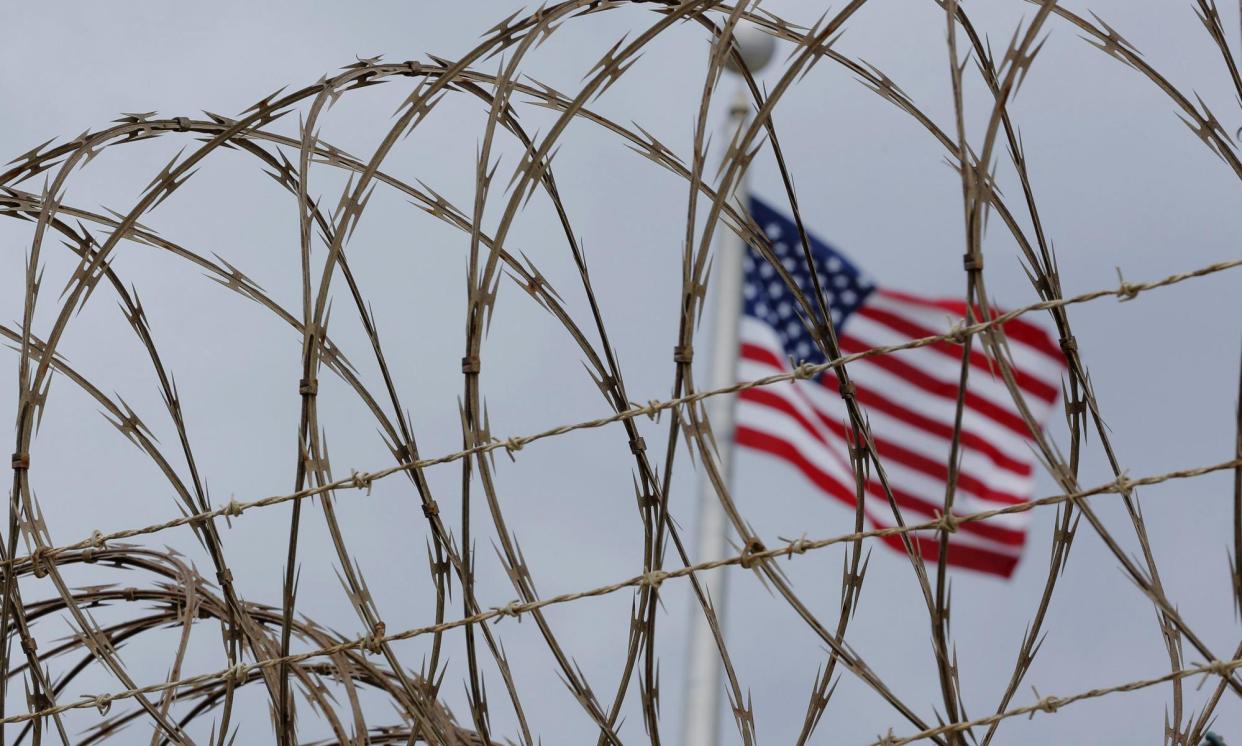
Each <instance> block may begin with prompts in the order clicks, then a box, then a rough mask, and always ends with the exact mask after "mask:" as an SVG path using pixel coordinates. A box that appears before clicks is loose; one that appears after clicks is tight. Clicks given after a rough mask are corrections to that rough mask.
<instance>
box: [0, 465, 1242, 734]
mask: <svg viewBox="0 0 1242 746" xmlns="http://www.w3.org/2000/svg"><path fill="white" fill-rule="evenodd" d="M1239 465H1242V459H1236V458H1235V459H1230V460H1228V461H1222V462H1219V463H1216V464H1211V465H1208V466H1198V467H1194V468H1190V469H1180V470H1177V471H1170V472H1165V473H1163V474H1157V475H1153V476H1146V477H1140V478H1137V479H1130V478H1128V477H1125V476H1123V477H1121V478H1119V479H1116V480H1113V481H1111V482H1105V483H1103V484H1100V485H1097V486H1096V487H1093V488H1091V489H1089V490H1083V491H1080V492H1075V493H1071V494H1060V495H1049V496H1046V497H1042V498H1039V499H1036V500H1028V501H1026V502H1023V503H1017V504H1014V505H1008V506H1006V507H1004V508H997V509H994V510H987V511H981V512H978V513H969V514H966V515H961V516H941V517H940V518H938V519H937V520H934V521H927V522H924V523H919V524H908V525H906V526H904V527H896V526H895V527H891V528H883V529H872V530H869V531H861V532H856V533H851V534H843V535H840V536H834V537H830V538H827V539H814V540H810V539H794V540H791V541H786V543H785V544H784V545H783V546H781V547H777V548H773V549H766V548H764V549H756V550H754V551H743V552H741V553H740V554H736V555H733V556H731V557H726V558H723V559H718V560H713V561H710V562H703V563H699V564H696V565H690V566H687V567H681V568H677V569H675V570H666V571H665V570H661V571H657V572H652V573H647V574H644V575H636V576H634V577H631V578H628V579H626V580H622V581H618V582H615V583H610V584H608V585H601V586H597V587H595V588H592V589H590V590H586V591H576V592H573V593H564V594H560V595H557V596H549V597H547V598H544V599H540V600H538V601H533V602H530V603H520V602H517V601H514V602H511V603H508V604H506V605H504V606H498V607H493V608H491V609H489V610H487V611H483V612H479V613H477V614H473V615H471V616H468V617H462V618H460V619H456V620H453V621H450V622H443V623H441V624H434V625H429V626H425V627H414V628H411V629H407V630H403V631H401V632H394V633H393V634H386V635H376V634H374V633H372V634H368V635H363V636H361V637H359V638H357V639H353V640H345V641H342V642H340V643H337V644H336V645H331V646H327V647H323V648H319V649H316V650H310V651H306V652H302V653H297V654H295V655H289V656H282V657H277V658H267V659H264V660H262V661H258V662H255V663H239V664H237V665H236V666H232V667H230V668H227V669H224V670H222V671H216V672H214V673H207V674H199V675H197V676H191V677H187V678H184V679H178V680H176V681H165V682H161V683H159V684H151V685H149V686H144V687H135V688H132V689H126V690H124V691H120V692H114V693H111V694H101V695H96V696H88V697H86V698H84V699H81V700H78V701H76V702H71V703H66V704H61V705H57V706H56V707H51V708H47V709H44V710H38V711H34V712H27V713H23V714H20V715H12V716H9V717H5V718H3V719H0V723H4V724H8V723H19V722H25V721H27V720H32V719H35V718H42V717H49V716H51V715H54V714H59V713H62V712H66V711H68V710H76V709H84V708H90V707H96V708H103V707H105V706H106V705H109V704H111V703H112V702H115V701H117V700H122V699H128V698H130V697H136V696H139V695H145V694H158V693H160V692H163V691H166V690H168V689H176V688H181V687H187V686H196V685H199V684H202V683H205V682H208V681H213V680H217V679H225V678H228V677H238V678H243V677H245V676H246V675H247V674H248V673H249V672H251V671H254V670H261V669H264V668H267V667H270V666H279V665H286V664H289V663H299V662H301V661H304V660H309V659H310V658H317V657H320V656H330V655H335V654H337V653H341V652H345V651H347V650H355V649H365V650H373V649H378V647H379V646H380V645H381V644H384V643H391V642H397V641H400V640H409V639H413V638H415V637H421V636H424V635H429V634H434V633H436V632H443V631H447V630H451V629H456V628H458V627H464V626H466V625H472V624H479V623H482V622H487V621H489V620H492V619H500V618H503V617H513V618H518V617H520V616H521V615H522V614H524V613H526V612H528V611H534V610H536V609H542V608H545V607H548V606H555V605H559V604H565V603H571V602H573V601H578V600H581V599H584V598H595V597H598V596H606V595H609V594H612V593H616V592H617V591H620V590H624V589H626V588H637V587H640V586H645V585H657V586H658V585H660V584H662V583H664V582H665V581H667V580H675V579H677V578H682V577H686V576H689V575H692V574H694V573H698V572H704V571H706V570H714V569H718V568H721V567H729V566H733V565H738V566H741V567H743V568H749V567H750V566H751V564H752V563H754V562H756V561H759V560H764V559H779V558H781V557H785V558H787V559H792V558H793V557H795V556H801V555H803V554H806V553H807V552H809V551H814V550H817V549H824V548H826V547H830V546H834V545H837V544H842V543H845V542H850V541H855V540H858V539H873V538H883V537H885V536H897V535H902V534H910V533H914V532H917V531H941V530H951V531H955V530H956V529H957V526H959V525H960V524H962V523H973V522H979V521H985V520H988V519H989V518H995V517H997V516H1001V515H1009V514H1012V513H1022V512H1026V511H1029V510H1033V509H1035V508H1039V507H1045V506H1049V505H1057V504H1060V503H1065V502H1071V501H1078V500H1083V499H1085V498H1088V497H1093V496H1097V495H1105V494H1119V495H1125V494H1129V493H1130V492H1132V491H1133V490H1134V489H1135V488H1137V487H1147V486H1152V485H1157V484H1162V483H1164V482H1168V481H1172V480H1180V479H1192V478H1195V477H1200V476H1203V475H1206V474H1212V473H1215V472H1220V471H1225V470H1228V469H1233V468H1235V467H1237V466H1239ZM1220 663H1221V662H1219V661H1217V662H1215V663H1214V664H1209V665H1208V667H1207V668H1200V669H1195V670H1193V671H1191V672H1190V673H1188V674H1187V675H1195V674H1198V673H1219V674H1220V675H1228V674H1229V673H1232V671H1233V670H1235V669H1236V668H1238V667H1239V666H1242V659H1238V660H1230V661H1226V662H1224V663H1225V664H1227V665H1228V666H1229V668H1228V669H1227V670H1226V669H1221V670H1220V671H1217V670H1216V669H1214V668H1212V667H1211V666H1212V665H1217V664H1220ZM1167 676H1168V674H1166V677H1167ZM1170 680H1171V679H1168V678H1159V679H1144V680H1141V681H1140V682H1139V683H1142V684H1143V685H1144V686H1151V685H1154V684H1158V683H1163V682H1166V681H1170ZM1127 686H1133V682H1132V683H1130V684H1123V685H1120V686H1119V687H1113V688H1112V689H1109V690H1105V691H1125V690H1126V689H1125V687H1127ZM1083 698H1084V697H1083V696H1081V695H1075V696H1074V697H1068V698H1065V699H1064V701H1066V702H1069V701H1076V700H1077V699H1083ZM1034 709H1040V708H1038V707H1036V708H1034ZM1020 710H1021V711H1010V712H1015V713H1016V714H1025V713H1027V712H1030V711H1031V708H1025V709H1023V708H1020ZM992 717H993V718H995V717H997V716H995V715H993V716H992ZM1005 717H1013V715H1012V714H1008V713H1006V714H1004V716H1003V717H1001V718H1000V719H1004V718H1005ZM991 722H995V721H994V720H991V719H989V718H983V719H980V720H976V721H970V722H969V723H955V724H952V725H949V726H942V728H937V729H934V730H929V731H924V732H921V733H920V734H917V735H916V736H912V737H911V738H912V739H921V738H930V737H932V736H935V735H939V734H941V733H949V732H953V731H950V730H943V728H954V727H956V728H966V727H970V726H972V725H987V724H989V723H991ZM908 742H909V740H905V741H901V742H900V743H908ZM879 743H882V744H883V743H885V742H883V741H881V742H879Z"/></svg>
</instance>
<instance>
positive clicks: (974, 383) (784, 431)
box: [736, 199, 1064, 577]
mask: <svg viewBox="0 0 1242 746" xmlns="http://www.w3.org/2000/svg"><path fill="white" fill-rule="evenodd" d="M751 214H752V216H753V217H754V219H755V222H756V223H757V224H758V225H759V227H760V228H761V229H762V230H763V231H764V233H765V234H766V235H767V238H768V241H769V244H770V246H771V247H772V251H773V253H774V254H775V256H776V258H777V260H778V261H779V262H780V263H781V264H782V265H783V266H784V268H785V270H786V271H788V273H789V274H790V275H791V276H792V277H793V279H794V280H795V281H796V282H797V283H798V285H799V287H800V288H801V290H802V292H803V294H804V295H805V296H806V297H807V298H811V299H813V298H814V297H815V296H814V287H813V285H812V283H811V275H810V273H809V268H808V267H807V263H806V259H805V255H804V254H803V251H802V244H801V242H800V240H799V238H798V231H797V227H796V226H795V225H794V223H793V222H792V221H791V220H789V219H788V218H786V217H784V216H783V215H781V214H780V213H778V212H777V211H776V210H774V209H772V208H771V207H770V206H768V205H766V204H764V203H763V202H762V201H760V200H758V199H752V201H751ZM809 238H810V244H811V253H812V256H813V259H814V265H815V266H814V271H815V272H816V273H817V274H818V275H819V280H820V284H821V286H822V287H823V290H824V295H825V300H827V301H828V302H829V305H830V309H831V313H832V320H833V323H834V324H835V326H836V329H837V334H838V338H839V340H840V345H841V350H842V352H843V353H844V354H849V353H855V352H861V351H864V350H868V349H871V348H874V347H884V346H888V345H893V344H900V343H902V342H905V341H909V340H911V339H915V338H919V337H928V336H934V335H937V334H943V333H944V332H945V331H946V330H947V329H948V328H949V327H950V325H951V324H953V323H956V322H958V321H960V320H961V319H962V317H963V316H964V314H965V312H966V306H965V303H964V302H962V301H954V300H938V299H929V298H923V297H919V296H915V295H910V294H907V293H903V292H898V291H896V290H889V289H886V288H882V287H880V286H878V285H876V283H875V282H874V281H873V280H872V279H871V278H869V277H868V276H867V275H865V274H863V273H862V272H860V271H859V270H858V268H857V267H855V266H854V264H853V263H851V262H850V261H849V260H848V259H846V258H845V257H844V256H842V255H841V254H840V253H839V252H837V251H836V250H835V249H833V248H832V247H830V246H828V245H827V244H825V243H824V242H822V241H820V240H818V239H817V238H815V237H814V236H809ZM743 261H744V263H745V279H744V282H743V303H744V310H743V314H742V318H741V326H740V329H739V339H740V345H741V350H740V356H739V362H738V377H739V378H740V379H742V380H747V379H753V378H761V377H763V376H768V375H771V374H773V373H778V372H781V371H789V370H791V369H792V366H793V365H797V364H798V363H801V362H809V363H823V362H826V360H825V358H824V356H823V355H822V354H821V353H820V351H819V348H818V347H817V346H816V345H815V344H814V342H813V340H812V337H811V334H810V333H809V331H808V329H807V326H806V324H805V323H804V322H803V318H802V315H801V311H800V309H799V306H798V304H797V303H796V302H795V300H794V295H793V293H792V292H790V291H789V289H788V288H787V287H786V285H785V283H784V281H783V280H782V279H781V277H780V276H779V275H778V273H777V272H776V270H775V269H774V268H773V267H772V266H771V265H770V264H768V263H767V262H766V261H765V260H764V259H763V258H762V257H761V256H760V254H759V253H758V252H757V251H755V249H754V248H753V247H751V248H748V250H747V252H746V256H745V258H744V260H743ZM1005 335H1006V338H1007V339H1008V343H1009V350H1010V353H1011V358H1012V362H1013V367H1014V375H1015V381H1016V382H1017V384H1018V386H1019V387H1020V389H1021V391H1022V393H1023V394H1024V395H1025V399H1026V402H1027V406H1028V407H1029V410H1030V412H1031V414H1032V415H1033V416H1034V418H1035V421H1036V422H1039V423H1041V426H1042V423H1043V422H1044V421H1045V420H1046V418H1047V416H1048V415H1049V413H1050V411H1051V409H1052V407H1053V404H1054V403H1055V402H1056V400H1057V395H1058V392H1059V390H1060V380H1061V373H1062V370H1063V369H1064V358H1063V357H1062V355H1061V351H1060V350H1059V349H1058V348H1057V345H1056V344H1055V343H1054V342H1053V340H1052V339H1051V337H1049V335H1048V334H1047V332H1045V331H1044V330H1042V329H1041V328H1039V327H1038V326H1036V325H1034V324H1032V323H1029V322H1027V321H1024V320H1022V319H1015V320H1013V321H1010V322H1008V323H1007V324H1005ZM961 355H962V348H961V347H960V346H957V345H953V344H950V343H948V342H942V343H939V344H935V345H931V346H929V347H922V348H919V349H913V350H905V351H901V352H897V353H892V354H886V355H877V356H873V357H867V358H863V359H861V360H858V361H856V362H853V363H849V364H848V365H847V370H848V371H849V374H850V379H851V380H852V382H853V383H854V387H855V391H856V397H857V401H858V403H859V404H860V406H861V407H862V409H863V412H864V414H865V416H866V417H867V418H868V421H869V422H870V426H871V433H872V438H873V441H874V443H875V446H876V450H877V453H878V455H879V457H880V460H881V462H882V463H883V465H884V468H885V472H886V475H887V477H888V481H889V486H890V487H891V488H892V492H893V496H894V498H895V500H896V502H897V504H898V506H899V507H900V508H901V511H902V517H903V519H904V520H905V522H907V523H912V522H921V521H926V520H934V519H935V518H936V517H937V516H938V515H939V512H940V510H941V509H942V507H943V504H944V496H945V486H946V482H947V480H948V473H949V470H948V459H949V444H950V441H951V438H952V434H953V422H954V413H955V408H956V402H957V394H958V382H959V380H960V375H961ZM970 366H971V370H970V376H969V379H968V385H967V393H966V400H965V403H966V406H965V409H964V411H963V417H962V435H961V446H960V450H959V454H960V458H961V461H960V464H961V465H960V471H959V475H958V480H957V492H956V494H955V497H954V511H953V512H954V513H955V514H958V515H962V514H967V513H974V512H978V511H982V510H989V509H993V508H998V507H1003V506H1006V505H1011V504H1013V503H1017V502H1022V501H1024V500H1028V499H1030V496H1031V491H1032V482H1033V480H1034V466H1035V464H1034V454H1033V452H1032V450H1031V447H1030V444H1031V440H1032V438H1031V433H1030V431H1029V429H1028V428H1027V426H1026V424H1025V422H1024V420H1023V419H1022V417H1021V416H1020V414H1019V413H1018V409H1017V407H1016V406H1015V405H1014V403H1013V398H1012V397H1011V396H1010V393H1009V390H1008V389H1007V388H1006V386H1005V384H1004V381H1003V380H1001V378H1000V374H999V372H998V371H997V369H996V368H995V366H994V363H993V362H992V361H991V360H990V359H989V357H988V356H987V355H986V354H985V352H984V351H983V350H982V349H981V345H980V344H978V343H976V344H975V345H974V346H973V347H972V353H971V359H970ZM736 421H737V434H736V440H737V443H738V444H739V445H743V446H747V447H749V448H753V449H756V450H759V451H763V452H765V453H767V454H770V455H772V456H775V457H777V458H780V459H783V460H784V461H787V462H789V463H790V464H792V465H793V466H795V467H797V469H798V470H799V471H801V472H802V474H803V475H804V476H805V477H806V478H807V479H808V480H809V481H810V482H811V484H813V485H814V486H815V487H817V488H818V489H820V490H821V491H823V492H824V493H826V494H827V495H829V496H831V497H833V498H836V499H837V500H840V501H842V502H844V503H847V504H849V505H850V506H854V505H855V504H856V497H855V477H854V470H853V468H852V466H851V463H850V458H849V440H848V438H850V437H851V435H852V433H851V430H850V427H849V416H848V414H847V412H846V409H845V405H844V403H843V402H842V400H841V397H840V394H839V392H838V382H837V378H836V376H835V375H834V374H833V372H832V371H828V372H826V373H824V374H823V375H821V376H820V377H819V378H818V379H816V380H806V381H793V382H790V383H782V384H777V385H774V386H765V387H759V388H753V389H749V390H747V391H743V392H742V393H741V394H740V395H739V401H738V405H737V420H736ZM864 511H865V515H866V517H867V520H868V521H869V522H870V523H871V524H872V525H873V526H875V527H877V528H883V527H887V526H891V525H893V523H894V519H893V514H892V510H891V508H890V507H889V503H888V499H887V496H886V495H885V492H884V489H883V487H881V485H880V483H879V480H878V479H876V478H875V474H874V472H873V471H872V472H869V478H868V481H867V482H866V486H865V500H864ZM1028 515H1029V514H1028V513H1016V514H1011V515H1005V516H1000V517H997V518H993V519H990V520H987V521H981V522H972V523H963V524H961V526H960V528H959V530H958V531H957V533H955V534H952V535H951V536H950V541H949V548H948V563H949V564H950V565H953V566H957V567H965V568H970V569H973V570H978V571H981V572H985V573H992V574H995V575H1001V576H1005V577H1008V576H1009V575H1010V574H1011V573H1012V572H1013V570H1014V567H1016V566H1017V564H1018V559H1019V557H1020V555H1021V552H1022V545H1023V543H1024V542H1025V540H1026V529H1027V523H1028ZM884 541H885V542H886V543H888V544H889V545H890V546H892V547H894V548H896V549H899V550H902V551H904V548H903V546H902V543H901V540H900V538H899V537H897V536H890V537H886V538H885V539H884ZM914 541H915V544H916V546H917V548H918V549H919V551H921V552H922V554H923V556H924V557H925V558H926V559H929V560H932V561H935V560H936V558H937V556H938V551H939V546H938V543H937V539H936V537H935V536H933V535H926V534H918V535H915V538H914Z"/></svg>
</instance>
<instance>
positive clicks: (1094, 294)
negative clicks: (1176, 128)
mask: <svg viewBox="0 0 1242 746" xmlns="http://www.w3.org/2000/svg"><path fill="white" fill-rule="evenodd" d="M1238 266H1242V259H1235V260H1230V261H1224V262H1216V263H1214V264H1209V265H1207V266H1204V267H1201V268H1199V269H1195V270H1191V271H1188V272H1179V273H1177V274H1172V275H1169V276H1167V277H1164V278H1161V279H1159V280H1154V281H1151V282H1144V283H1131V282H1125V281H1123V282H1122V283H1121V285H1120V286H1118V287H1116V288H1111V289H1102V290H1093V291H1090V292H1087V293H1082V294H1080V295H1076V296H1073V297H1070V298H1063V299H1059V300H1048V301H1041V302H1039V303H1032V304H1030V305H1027V306H1022V307H1020V308H1016V309H1014V310H1012V311H1008V312H1006V313H1003V314H1000V315H998V316H996V317H995V318H992V319H989V320H987V321H981V322H977V323H975V324H969V325H961V324H959V325H956V326H954V327H953V328H952V329H950V330H949V331H948V332H947V333H945V334H940V335H935V336H930V337H921V338H918V339H914V340H911V341H909V342H903V343H901V344H894V345H888V346H885V347H874V348H871V349H868V350H863V351H861V352H856V353H852V354H849V355H843V356H841V357H838V358H836V359H834V360H829V361H827V362H824V363H814V364H812V363H802V364H801V365H798V366H796V367H795V368H794V369H793V370H792V371H788V372H785V373H778V374H774V375H770V376H764V377H762V378H755V379H750V380H747V381H740V382H738V383H736V384H733V385H732V386H724V387H721V388H716V389H707V390H703V391H697V392H695V393H693V394H688V395H686V396H680V397H674V398H671V399H665V400H652V401H650V402H648V403H647V404H645V405H635V406H633V407H631V408H629V409H625V410H622V411H620V412H616V413H614V414H611V415H608V416H606V417H599V418H596V419H592V420H583V421H580V422H576V423H572V424H565V425H558V426H557V427H553V428H549V429H547V430H543V431H541V432H537V433H534V434H531V435H516V436H511V437H508V438H503V439H494V440H492V441H490V442H487V443H481V444H479V445H475V446H471V447H469V448H464V449H461V450H459V451H454V452H452V453H448V454H444V455H441V456H437V457H434V458H427V459H418V460H415V461H411V462H408V463H404V464H399V465H396V466H390V467H386V468H383V469H377V470H375V471H369V472H360V471H357V470H352V471H351V473H350V476H348V477H346V478H343V479H338V480H336V481H333V482H328V483H326V484H322V485H320V486H317V487H311V488H307V489H304V490H301V491H298V492H291V493H287V494H282V495H273V496H270V497H265V498H261V499H258V500H252V501H249V502H238V501H237V500H229V502H228V503H226V504H224V505H223V506H221V507H219V508H215V509H213V510H206V511H201V512H198V513H190V514H186V515H183V516H181V517H179V518H174V519H170V520H168V521H164V522H162V523H155V524H151V525H147V526H143V527H141V528H128V529H120V530H117V531H113V532H110V533H103V532H100V531H98V530H96V531H94V532H92V534H91V535H90V536H89V537H87V538H85V539H81V540H79V541H76V542H73V543H71V544H65V545H63V546H59V547H47V548H43V549H40V550H36V551H35V552H34V553H33V554H31V555H25V556H17V557H14V558H12V559H9V560H5V561H0V567H6V568H7V567H12V566H14V565H18V564H22V563H25V562H35V563H40V562H46V561H49V560H54V559H55V558H56V557H57V556H59V555H61V554H64V553H66V552H72V551H78V550H83V549H102V548H104V547H105V545H106V543H107V542H109V541H120V540H122V539H129V538H133V537H135V536H144V535H149V534H154V533H159V532H160V531H165V530H167V529H170V528H176V527H179V526H185V525H190V524H197V523H201V522H204V521H209V520H213V519H215V518H221V517H227V518H237V517H241V516H242V515H244V514H245V513H246V512H247V511H249V510H253V509H256V508H265V507H270V506H273V505H280V504H282V503H286V502H290V501H293V500H300V499H302V498H306V497H313V496H315V495H320V494H324V493H327V492H332V491H336V490H342V489H362V490H366V491H367V493H368V494H369V493H370V491H371V489H372V486H373V485H374V483H375V482H377V481H379V480H381V479H384V478H386V477H389V476H392V475H393V474H398V473H401V472H405V471H410V470H415V469H422V468H426V467H429V466H436V465H439V464H446V463H451V462H454V461H459V460H461V459H463V458H468V457H470V456H475V455H484V454H488V453H491V452H493V451H497V450H500V449H505V450H506V451H507V452H508V453H510V455H512V454H513V453H515V452H516V451H519V450H521V449H522V448H523V447H524V446H526V445H529V444H531V443H534V442H537V441H540V440H546V439H549V438H554V437H558V436H561V435H565V434H567V433H571V432H575V431H578V430H588V429H593V428H599V427H603V426H605V425H609V424H613V423H617V422H622V421H625V420H630V419H634V418H637V417H642V416H646V417H650V418H653V419H654V418H655V417H656V416H657V415H658V414H660V413H661V412H664V411H667V410H670V409H674V408H677V407H681V406H685V405H693V404H695V403H697V402H700V401H703V400H705V399H709V398H711V397H715V396H722V395H725V394H733V393H738V392H741V391H745V390H748V389H753V388H761V387H764V386H771V385H774V384H778V383H784V382H787V381H795V380H806V379H809V378H813V377H815V376H818V375H819V374H821V373H824V372H826V371H829V370H833V369H835V368H839V367H841V366H843V365H847V364H849V363H852V362H855V361H857V360H862V359H865V358H870V357H875V356H878V355H887V354H892V353H894V352H901V351H905V350H912V349H918V348H921V347H927V346H929V345H933V344H937V343H939V342H953V343H960V342H962V341H963V340H964V339H965V338H966V337H969V336H973V335H976V334H979V333H981V332H985V331H988V330H990V329H993V328H995V327H997V326H1002V325H1004V324H1006V323H1008V322H1010V321H1013V320H1014V319H1016V318H1019V317H1020V316H1023V315H1025V314H1028V313H1033V312H1035V311H1042V310H1048V309H1051V308H1060V307H1064V306H1070V305H1076V304H1081V303H1086V302H1089V301H1093V300H1098V299H1099V298H1105V297H1118V298H1120V299H1121V300H1122V301H1123V302H1124V301H1129V300H1132V299H1134V298H1136V297H1138V296H1139V295H1140V294H1141V293H1143V292H1146V291H1148V290H1153V289H1156V288H1162V287H1167V286H1170V285H1175V284H1177V283H1180V282H1185V281H1186V280H1190V279H1194V278H1198V277H1205V276H1207V275H1211V274H1215V273H1218V272H1224V271H1226V270H1229V269H1233V268H1235V267H1238ZM24 468H29V467H28V465H27V466H25V467H24ZM1004 512H1014V511H1012V510H1009V509H1005V511H1001V512H992V513H991V514H990V515H989V516H988V517H993V516H995V515H1000V514H1003V513H1004ZM977 520H978V519H977Z"/></svg>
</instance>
